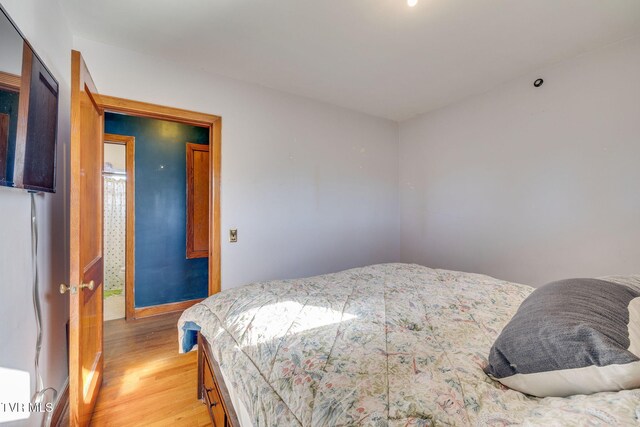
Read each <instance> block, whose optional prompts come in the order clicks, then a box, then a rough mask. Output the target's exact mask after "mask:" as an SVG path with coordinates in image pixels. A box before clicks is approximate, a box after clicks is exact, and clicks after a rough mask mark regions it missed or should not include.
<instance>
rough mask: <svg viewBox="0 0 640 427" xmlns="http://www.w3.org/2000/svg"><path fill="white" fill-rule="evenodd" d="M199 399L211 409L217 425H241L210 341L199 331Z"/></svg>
mask: <svg viewBox="0 0 640 427" xmlns="http://www.w3.org/2000/svg"><path fill="white" fill-rule="evenodd" d="M198 399H199V400H201V401H202V402H203V403H204V404H205V405H207V409H208V410H209V416H210V417H211V422H212V423H213V425H214V426H215V427H240V423H239V422H238V416H237V415H236V410H235V409H234V407H233V405H232V403H231V397H230V395H229V390H228V389H227V386H226V385H225V383H224V380H223V379H222V373H221V372H220V366H219V365H218V362H216V359H214V358H213V356H212V353H211V346H210V345H209V342H208V341H207V339H206V338H205V337H204V335H201V334H200V332H198Z"/></svg>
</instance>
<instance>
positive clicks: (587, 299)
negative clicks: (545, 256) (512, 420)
mask: <svg viewBox="0 0 640 427" xmlns="http://www.w3.org/2000/svg"><path fill="white" fill-rule="evenodd" d="M485 372H486V373H487V374H488V375H489V376H490V377H491V378H493V379H495V380H498V381H500V382H501V383H502V384H504V385H506V386H507V387H509V388H511V389H514V390H518V391H521V392H523V393H526V394H530V395H533V396H539V397H546V396H569V395H573V394H590V393H596V392H600V391H617V390H623V389H632V388H639V387H640V290H638V289H635V288H632V287H629V286H625V285H623V284H620V283H613V282H609V281H605V280H598V279H569V280H562V281H559V282H553V283H549V284H548V285H545V286H543V287H541V288H538V289H536V290H535V291H533V292H532V293H531V295H529V297H528V298H527V299H525V300H524V301H523V302H522V305H521V306H520V308H519V309H518V311H517V312H516V314H515V316H514V317H513V319H511V321H510V322H509V323H508V324H507V326H505V328H504V329H503V330H502V333H501V334H500V336H499V337H498V339H497V340H496V342H495V343H494V344H493V347H492V348H491V352H490V353H489V365H488V366H487V367H486V368H485Z"/></svg>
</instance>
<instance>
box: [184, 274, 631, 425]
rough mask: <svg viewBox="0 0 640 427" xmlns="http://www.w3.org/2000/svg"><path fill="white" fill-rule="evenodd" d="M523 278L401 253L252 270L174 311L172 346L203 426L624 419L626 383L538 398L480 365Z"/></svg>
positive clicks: (519, 296) (523, 291)
mask: <svg viewBox="0 0 640 427" xmlns="http://www.w3.org/2000/svg"><path fill="white" fill-rule="evenodd" d="M532 290H533V288H530V287H528V286H524V285H519V284H515V283H510V282H506V281H503V280H498V279H494V278H491V277H488V276H484V275H479V274H470V273H461V272H454V271H446V270H436V269H430V268H426V267H423V266H419V265H413V264H381V265H373V266H368V267H364V268H357V269H352V270H347V271H343V272H340V273H335V274H327V275H322V276H317V277H311V278H305V279H297V280H285V281H271V282H263V283H255V284H251V285H247V286H244V287H240V288H236V289H231V290H227V291H224V292H222V293H219V294H217V295H214V296H212V297H210V298H208V299H206V300H205V301H203V302H202V303H199V304H196V305H195V306H193V307H191V308H190V309H188V310H186V311H185V312H184V313H183V315H182V317H181V318H180V320H179V323H178V330H179V345H180V351H183V352H184V351H190V350H192V349H194V348H196V347H198V348H199V351H200V358H199V359H200V363H201V375H200V380H199V383H200V384H199V388H198V389H199V395H200V396H202V397H203V399H205V401H206V402H207V403H208V405H209V406H210V408H212V409H211V410H212V419H213V420H214V423H215V425H216V427H224V426H226V425H232V426H234V427H248V426H279V427H285V426H351V425H363V426H432V425H434V426H436V425H437V426H439V425H443V426H446V425H456V426H458V425H460V426H466V425H478V426H506V425H540V426H554V425H590V426H600V425H603V426H604V425H620V426H625V425H637V424H638V422H639V421H638V420H639V417H640V391H639V390H630V391H621V392H616V393H597V394H593V395H588V396H584V395H579V396H573V397H569V398H544V399H540V398H533V397H529V396H526V395H524V394H522V393H519V392H516V391H512V390H509V389H507V388H505V387H503V386H501V385H500V384H499V383H497V382H495V381H492V380H491V379H490V378H488V377H487V376H486V375H485V373H484V372H483V367H484V366H485V365H486V363H487V360H486V358H487V355H488V353H489V349H490V348H491V345H492V344H493V342H494V340H495V339H496V337H497V336H498V334H499V332H500V331H501V329H502V327H503V326H504V325H505V324H506V323H507V322H508V321H509V319H510V318H511V317H512V316H513V314H514V313H515V311H516V310H517V308H518V306H519V304H520V303H521V302H522V300H523V299H524V298H526V297H527V295H529V293H530V292H531V291H532ZM198 336H200V337H201V338H200V345H199V346H198V342H197V340H198V338H197V337H198ZM207 376H210V378H209V379H207V378H206V377H207ZM212 393H213V397H212V396H211V394H212ZM212 400H213V401H214V402H212ZM213 403H215V405H213ZM212 405H213V406H212ZM216 410H217V412H216ZM216 414H217V415H216ZM216 416H217V417H218V418H217V421H216Z"/></svg>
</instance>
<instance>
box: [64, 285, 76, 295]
mask: <svg viewBox="0 0 640 427" xmlns="http://www.w3.org/2000/svg"><path fill="white" fill-rule="evenodd" d="M67 291H71V293H72V294H75V293H76V292H78V288H76V287H75V286H67V285H65V284H64V283H62V284H61V285H60V293H61V294H64V293H65V292H67Z"/></svg>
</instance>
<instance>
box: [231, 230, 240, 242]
mask: <svg viewBox="0 0 640 427" xmlns="http://www.w3.org/2000/svg"><path fill="white" fill-rule="evenodd" d="M229 241H230V242H231V243H236V242H237V241H238V229H236V228H232V229H230V230H229Z"/></svg>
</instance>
